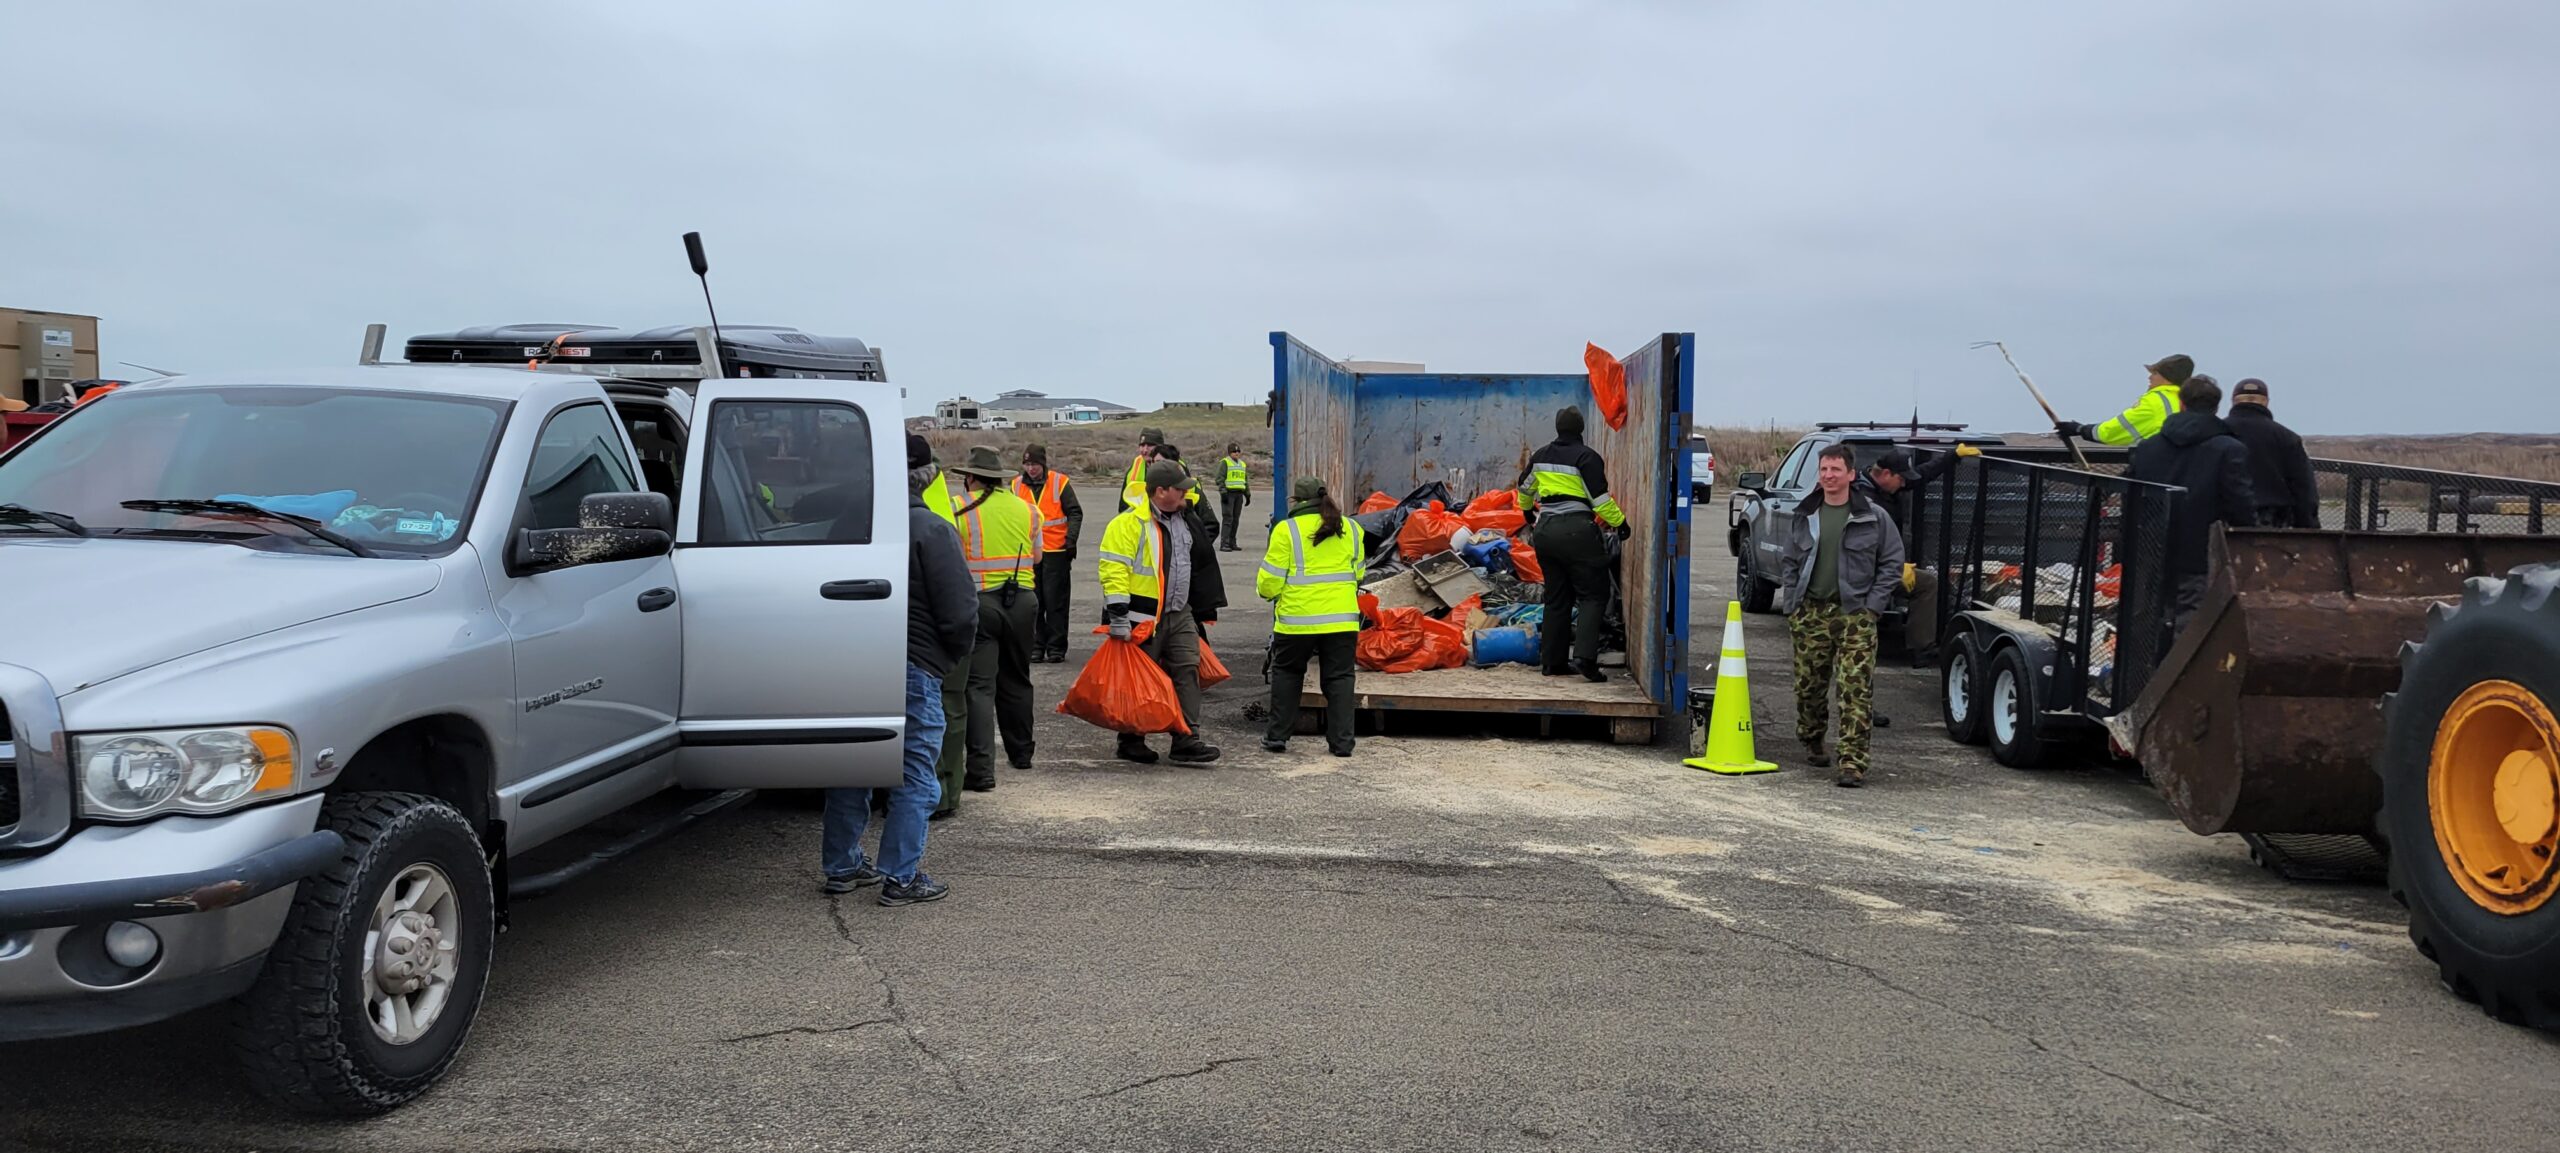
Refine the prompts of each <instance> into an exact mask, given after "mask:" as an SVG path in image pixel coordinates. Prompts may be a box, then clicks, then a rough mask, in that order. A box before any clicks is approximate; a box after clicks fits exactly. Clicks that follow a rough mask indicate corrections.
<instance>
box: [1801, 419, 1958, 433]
mask: <svg viewBox="0 0 2560 1153" xmlns="http://www.w3.org/2000/svg"><path fill="white" fill-rule="evenodd" d="M1813 427H1814V428H1816V429H1819V430H1821V431H1823V432H1839V431H1841V430H1843V429H1858V430H1860V431H1872V432H1963V431H1964V430H1965V429H1968V428H1971V427H1973V426H1971V425H1965V424H1930V423H1928V422H1926V421H1917V420H1826V421H1823V422H1822V423H1820V424H1817V425H1814V426H1813Z"/></svg>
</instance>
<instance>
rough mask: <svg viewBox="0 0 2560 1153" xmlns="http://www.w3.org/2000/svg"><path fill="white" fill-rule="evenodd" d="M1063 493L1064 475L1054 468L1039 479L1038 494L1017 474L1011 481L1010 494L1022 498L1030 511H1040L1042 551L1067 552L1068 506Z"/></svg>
mask: <svg viewBox="0 0 2560 1153" xmlns="http://www.w3.org/2000/svg"><path fill="white" fill-rule="evenodd" d="M1066 491H1067V477H1066V474H1065V473H1062V472H1059V471H1058V470H1056V469H1054V468H1053V469H1050V470H1049V475H1048V476H1047V477H1046V478H1044V479H1042V480H1041V482H1040V489H1039V491H1037V492H1034V491H1032V488H1031V486H1030V485H1027V484H1024V483H1022V477H1021V476H1019V475H1017V476H1015V477H1014V478H1013V495H1015V496H1018V497H1021V498H1022V499H1023V500H1024V501H1025V502H1027V503H1029V504H1030V505H1031V507H1032V508H1034V509H1037V510H1039V513H1040V550H1041V551H1042V552H1065V551H1066V549H1067V507H1066V505H1065V503H1064V501H1065V494H1066Z"/></svg>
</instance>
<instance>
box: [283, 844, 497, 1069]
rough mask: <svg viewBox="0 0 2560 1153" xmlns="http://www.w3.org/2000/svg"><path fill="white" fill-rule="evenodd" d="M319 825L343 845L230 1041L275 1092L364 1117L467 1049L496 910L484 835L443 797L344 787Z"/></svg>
mask: <svg viewBox="0 0 2560 1153" xmlns="http://www.w3.org/2000/svg"><path fill="white" fill-rule="evenodd" d="M320 824H321V827H323V828H328V829H335V830H337V831H338V833H339V834H340V835H342V836H344V837H345V838H346V846H347V847H346V851H345V853H344V855H342V856H341V857H340V858H339V859H338V861H337V862H336V863H335V864H332V865H331V866H329V867H328V868H327V869H325V870H322V871H321V872H320V873H318V874H317V875H315V876H312V877H311V878H309V879H307V880H305V881H303V882H302V885H301V887H300V889H299V890H298V891H297V892H295V894H294V898H293V911H292V912H291V913H290V914H288V915H287V917H286V918H285V925H284V930H283V932H282V933H281V934H280V935H278V937H277V938H276V943H275V945H274V946H273V947H271V948H270V949H269V950H268V951H267V962H266V968H265V969H264V971H262V972H261V973H259V975H258V981H257V983H256V984H255V985H252V986H251V987H250V989H249V991H248V992H246V993H243V994H241V996H240V999H239V1000H238V1001H237V1002H236V1003H235V1004H234V1008H233V1024H232V1037H233V1048H234V1050H235V1052H236V1053H237V1055H238V1057H239V1059H240V1061H241V1063H242V1064H243V1065H244V1066H246V1068H247V1070H248V1073H249V1082H250V1085H251V1086H252V1087H253V1088H255V1089H256V1090H257V1091H258V1092H259V1093H260V1094H261V1095H263V1096H265V1097H267V1098H268V1099H270V1100H272V1101H275V1102H276V1103H278V1104H280V1105H284V1106H286V1107H288V1108H292V1109H296V1110H300V1111H304V1112H311V1113H330V1114H338V1115H341V1116H366V1115H370V1114H375V1113H381V1112H384V1111H386V1110H389V1109H391V1108H394V1107H396V1106H398V1105H400V1104H402V1103H404V1102H406V1101H408V1100H409V1099H410V1098H412V1097H415V1096H417V1095H418V1094H419V1093H421V1092H424V1091H425V1090H426V1088H427V1087H428V1086H429V1085H432V1084H434V1083H435V1080H436V1078H437V1077H439V1076H442V1075H443V1073H444V1071H445V1069H446V1067H447V1066H450V1065H451V1064H453V1059H454V1058H455V1057H456V1056H457V1055H459V1054H460V1053H461V1052H462V1044H463V1041H464V1040H465V1039H466V1038H468V1037H469V1035H470V1033H471V1020H472V1017H473V1016H474V1015H476V1014H477V1013H478V1012H479V1009H480V994H481V990H482V989H483V988H484V987H485V986H486V985H487V982H488V975H489V955H490V946H491V943H492V941H491V938H492V937H494V936H495V935H496V926H497V907H496V902H495V900H494V897H493V893H492V890H491V887H490V882H489V867H488V864H487V859H486V858H485V857H483V856H482V855H481V851H480V839H479V838H478V837H477V836H475V835H473V833H472V831H471V825H470V822H468V821H465V820H464V819H463V817H462V814H460V813H458V812H456V811H454V809H453V807H452V806H451V805H449V804H447V803H445V802H444V801H442V800H439V799H437V798H435V797H430V796H424V795H421V794H417V793H349V794H346V795H344V796H334V797H331V798H329V800H328V803H327V804H326V805H325V806H324V807H323V808H322V809H321V816H320Z"/></svg>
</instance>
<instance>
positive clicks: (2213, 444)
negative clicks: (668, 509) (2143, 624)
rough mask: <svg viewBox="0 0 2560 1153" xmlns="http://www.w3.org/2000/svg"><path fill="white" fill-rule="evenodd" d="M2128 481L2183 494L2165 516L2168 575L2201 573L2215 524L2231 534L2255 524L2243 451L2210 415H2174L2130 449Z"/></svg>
mask: <svg viewBox="0 0 2560 1153" xmlns="http://www.w3.org/2000/svg"><path fill="white" fill-rule="evenodd" d="M2133 479H2135V480H2147V481H2151V482H2153V483H2155V484H2174V485H2177V486H2178V487H2180V488H2183V489H2185V490H2187V491H2186V495H2184V496H2182V497H2180V498H2179V499H2178V502H2177V505H2176V507H2175V509H2174V510H2173V511H2172V512H2171V513H2170V516H2169V571H2170V572H2171V573H2174V574H2177V575H2179V576H2197V575H2201V574H2202V573H2203V572H2204V571H2205V567H2206V562H2207V560H2208V559H2209V554H2208V553H2207V551H2206V548H2207V546H2206V542H2207V541H2208V540H2210V539H2212V536H2213V525H2214V522H2215V521H2220V522H2222V523H2223V524H2227V525H2231V526H2233V527H2235V528H2247V527H2249V526H2250V525H2253V524H2256V523H2257V519H2256V517H2257V510H2256V501H2255V500H2254V499H2253V498H2252V497H2251V496H2250V494H2249V449H2248V446H2246V445H2243V444H2241V443H2240V441H2239V438H2237V437H2234V436H2232V435H2231V426H2230V425H2228V424H2224V423H2223V422H2222V418H2221V417H2218V416H2215V415H2213V414H2212V413H2209V412H2194V411H2189V412H2182V413H2179V414H2178V415H2176V416H2173V417H2170V418H2169V420H2168V423H2166V424H2163V425H2161V426H2160V435H2158V436H2155V437H2152V438H2151V439H2149V440H2146V441H2143V442H2142V443H2141V444H2138V445H2135V446H2134V448H2133Z"/></svg>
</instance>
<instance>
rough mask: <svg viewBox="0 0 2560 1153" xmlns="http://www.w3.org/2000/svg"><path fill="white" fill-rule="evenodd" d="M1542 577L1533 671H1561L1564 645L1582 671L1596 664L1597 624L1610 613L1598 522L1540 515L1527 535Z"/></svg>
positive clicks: (1584, 516)
mask: <svg viewBox="0 0 2560 1153" xmlns="http://www.w3.org/2000/svg"><path fill="white" fill-rule="evenodd" d="M1529 546H1530V547H1531V548H1534V549H1537V550H1538V568H1539V569H1541V570H1542V571H1543V572H1544V573H1545V575H1546V578H1547V596H1546V610H1547V613H1546V618H1545V619H1544V620H1541V621H1540V622H1538V667H1539V668H1542V669H1544V670H1546V671H1547V672H1550V673H1561V672H1563V671H1564V662H1565V646H1566V644H1567V643H1568V641H1569V642H1570V643H1571V645H1572V646H1573V659H1575V660H1577V661H1581V662H1582V663H1583V665H1584V667H1586V668H1588V667H1591V666H1593V665H1596V664H1597V663H1598V662H1599V660H1600V621H1601V618H1602V617H1603V616H1605V615H1607V613H1608V611H1609V553H1608V549H1607V548H1606V546H1604V545H1602V544H1601V541H1600V522H1599V521H1597V520H1595V519H1593V518H1592V516H1591V514H1590V513H1587V512H1562V513H1554V514H1540V515H1539V517H1538V527H1537V528H1536V529H1535V530H1534V531H1532V532H1531V533H1530V534H1529Z"/></svg>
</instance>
